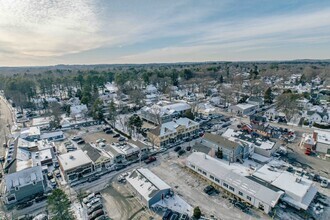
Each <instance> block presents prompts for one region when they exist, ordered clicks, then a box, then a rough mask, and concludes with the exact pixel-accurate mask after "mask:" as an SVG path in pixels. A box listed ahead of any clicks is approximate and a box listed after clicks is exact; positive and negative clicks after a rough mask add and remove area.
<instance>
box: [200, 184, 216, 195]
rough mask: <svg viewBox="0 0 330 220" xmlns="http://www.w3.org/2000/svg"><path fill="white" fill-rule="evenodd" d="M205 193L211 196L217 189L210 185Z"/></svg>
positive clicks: (205, 189)
mask: <svg viewBox="0 0 330 220" xmlns="http://www.w3.org/2000/svg"><path fill="white" fill-rule="evenodd" d="M203 191H204V192H205V193H206V194H208V195H211V194H212V193H213V192H214V191H215V188H214V187H213V186H211V185H208V186H206V187H205V188H204V189H203Z"/></svg>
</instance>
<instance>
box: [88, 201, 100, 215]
mask: <svg viewBox="0 0 330 220" xmlns="http://www.w3.org/2000/svg"><path fill="white" fill-rule="evenodd" d="M102 208H103V205H102V203H96V204H94V205H93V206H92V207H90V208H89V209H88V210H87V215H90V214H92V213H93V212H95V211H97V210H99V209H102Z"/></svg>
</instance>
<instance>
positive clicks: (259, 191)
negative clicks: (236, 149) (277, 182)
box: [187, 152, 283, 207]
mask: <svg viewBox="0 0 330 220" xmlns="http://www.w3.org/2000/svg"><path fill="white" fill-rule="evenodd" d="M187 163H191V164H193V165H195V166H197V167H199V168H200V169H202V170H204V171H206V172H208V173H210V174H212V175H213V176H214V177H216V178H218V179H220V180H221V181H225V182H227V183H228V184H230V185H232V186H235V187H236V188H238V189H239V190H242V191H244V192H245V193H248V194H249V195H251V196H254V197H255V198H257V199H259V200H261V201H263V202H265V203H267V204H269V205H271V206H272V207H274V206H275V205H276V204H277V201H278V200H279V198H280V196H281V195H282V194H283V192H282V191H280V190H279V191H274V190H272V189H270V188H268V187H266V186H264V185H262V184H259V183H258V182H256V181H253V180H251V179H249V178H247V177H246V176H244V175H242V174H237V173H236V172H233V170H231V169H230V168H229V167H230V166H231V165H230V166H229V165H228V166H229V167H228V166H226V165H225V164H224V163H223V162H222V161H220V160H218V159H215V158H213V157H211V156H208V155H206V154H204V153H200V152H194V153H192V154H191V155H190V156H189V157H188V158H187ZM233 165H234V164H233Z"/></svg>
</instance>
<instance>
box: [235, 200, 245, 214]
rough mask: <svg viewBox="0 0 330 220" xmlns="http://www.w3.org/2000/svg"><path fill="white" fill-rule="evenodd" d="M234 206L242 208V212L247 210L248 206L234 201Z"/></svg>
mask: <svg viewBox="0 0 330 220" xmlns="http://www.w3.org/2000/svg"><path fill="white" fill-rule="evenodd" d="M234 206H235V207H236V208H239V209H240V210H242V211H243V212H247V211H249V208H248V207H247V206H246V205H244V204H243V203H241V202H235V203H234Z"/></svg>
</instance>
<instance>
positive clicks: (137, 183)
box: [127, 168, 171, 201]
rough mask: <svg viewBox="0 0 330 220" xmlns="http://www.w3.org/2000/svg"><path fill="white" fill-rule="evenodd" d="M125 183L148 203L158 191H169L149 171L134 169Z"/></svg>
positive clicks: (161, 181)
mask: <svg viewBox="0 0 330 220" xmlns="http://www.w3.org/2000/svg"><path fill="white" fill-rule="evenodd" d="M127 181H128V182H129V183H130V184H131V185H132V186H133V187H134V188H135V189H136V190H137V191H138V192H139V193H140V194H141V195H142V196H143V197H144V198H145V199H146V200H147V201H149V200H150V199H151V198H152V197H153V196H154V195H155V194H156V193H157V192H159V191H160V190H165V189H170V188H171V187H170V186H169V185H167V184H166V183H165V182H164V181H163V180H161V179H160V178H159V177H158V176H156V175H155V174H154V173H152V172H151V171H150V170H149V169H146V168H139V169H135V170H134V171H133V172H132V173H131V174H130V175H129V176H128V177H127Z"/></svg>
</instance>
